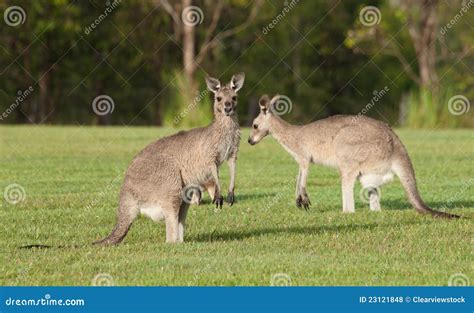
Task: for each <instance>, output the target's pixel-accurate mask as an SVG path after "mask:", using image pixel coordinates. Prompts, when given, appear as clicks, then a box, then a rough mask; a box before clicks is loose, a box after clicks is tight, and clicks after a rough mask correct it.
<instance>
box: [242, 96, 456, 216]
mask: <svg viewBox="0 0 474 313" xmlns="http://www.w3.org/2000/svg"><path fill="white" fill-rule="evenodd" d="M278 101H279V96H278V95H277V96H275V97H273V98H272V99H271V100H270V98H269V97H268V96H267V95H264V96H262V97H261V98H260V100H259V105H260V114H259V115H258V116H257V118H255V120H254V121H253V125H252V130H251V133H250V137H249V139H248V142H249V143H250V144H251V145H254V144H256V143H258V142H259V141H260V140H262V138H264V137H265V136H267V135H268V134H271V135H272V136H273V137H274V138H275V139H276V140H277V141H278V142H279V143H280V144H281V145H282V146H283V147H284V148H285V149H286V150H287V151H288V152H289V153H290V154H291V155H292V156H293V157H294V158H295V160H296V162H298V164H299V167H300V169H299V174H298V178H297V182H296V205H297V206H298V207H301V206H303V207H305V208H306V209H308V208H309V205H310V204H311V202H310V200H309V197H308V194H307V193H306V178H307V176H308V168H309V164H310V163H318V164H323V165H328V166H332V167H335V168H337V169H338V170H339V173H340V175H341V184H342V210H343V212H347V213H352V212H354V211H355V207H354V195H353V190H354V184H355V182H356V180H357V179H359V181H360V182H361V184H362V186H363V187H364V188H367V189H369V197H370V199H369V205H370V209H371V210H373V211H380V201H379V193H378V187H379V186H381V185H382V184H384V183H386V182H388V181H390V180H391V179H392V178H393V173H395V174H396V175H397V176H398V177H399V178H400V182H401V184H402V185H403V187H404V189H405V191H406V194H407V196H408V200H409V201H410V203H411V204H412V205H413V207H414V208H415V209H416V210H417V211H418V212H419V213H429V214H431V215H433V216H435V217H445V218H453V217H459V216H457V215H454V214H449V213H445V212H439V211H435V210H433V209H431V208H429V207H428V206H427V205H426V204H425V203H424V202H423V200H422V199H421V197H420V194H419V193H418V189H417V186H416V180H415V172H414V170H413V166H412V163H411V161H410V158H409V156H408V153H407V151H406V149H405V147H404V146H403V144H402V142H401V141H400V139H399V138H398V136H397V135H396V134H395V133H394V132H393V130H392V129H391V128H390V127H389V126H388V125H387V124H385V123H382V122H380V121H377V120H374V119H372V118H369V117H365V116H348V115H337V116H332V117H329V118H325V119H322V120H319V121H315V122H313V123H310V124H307V125H302V126H296V125H291V124H289V123H287V122H285V121H284V120H283V119H281V118H280V116H279V115H278V114H276V111H275V110H274V108H275V105H278ZM277 107H278V106H277Z"/></svg>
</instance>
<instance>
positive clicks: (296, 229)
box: [188, 220, 422, 242]
mask: <svg viewBox="0 0 474 313" xmlns="http://www.w3.org/2000/svg"><path fill="white" fill-rule="evenodd" d="M421 222H422V221H421V220H420V221H412V222H408V223H403V225H416V224H421ZM379 227H400V223H390V224H380V223H370V224H356V225H348V224H344V225H322V226H292V227H287V228H283V227H268V228H259V229H253V230H241V231H237V230H231V231H225V232H218V231H213V232H211V233H206V234H198V235H196V236H192V237H190V238H189V239H188V240H189V241H194V242H213V241H236V240H243V239H246V238H251V237H260V236H265V235H284V234H298V235H300V234H306V235H315V234H321V233H336V232H344V233H347V232H353V231H357V230H371V229H375V228H379Z"/></svg>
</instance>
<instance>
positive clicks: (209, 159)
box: [96, 73, 245, 245]
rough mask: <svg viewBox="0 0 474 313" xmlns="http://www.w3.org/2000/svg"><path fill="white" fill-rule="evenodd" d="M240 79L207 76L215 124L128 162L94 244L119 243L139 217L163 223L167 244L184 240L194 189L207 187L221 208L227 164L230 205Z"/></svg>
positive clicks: (166, 141)
mask: <svg viewBox="0 0 474 313" xmlns="http://www.w3.org/2000/svg"><path fill="white" fill-rule="evenodd" d="M244 78H245V75H244V74H243V73H239V74H236V75H234V76H233V77H232V79H231V81H230V83H229V84H227V85H221V83H220V82H219V80H217V79H215V78H211V77H207V78H206V84H207V88H208V89H209V90H210V91H211V92H213V93H214V121H213V122H212V123H211V124H210V125H208V126H207V127H201V128H195V129H192V130H189V131H181V132H179V133H177V134H175V135H172V136H169V137H165V138H162V139H159V140H157V141H155V142H154V143H152V144H150V145H149V146H147V147H146V148H145V149H143V150H142V151H141V152H140V153H139V154H138V155H137V156H136V157H135V158H134V159H133V161H132V162H131V164H130V165H129V167H128V169H127V172H126V174H125V178H124V181H123V184H122V189H121V191H120V202H119V207H118V213H117V223H116V225H115V228H114V229H113V230H112V233H111V234H110V235H109V236H107V237H106V238H104V239H102V240H100V241H98V242H96V243H97V244H104V245H112V244H117V243H120V242H121V241H122V240H123V238H124V237H125V235H126V234H127V232H128V230H129V229H130V226H131V225H132V223H133V221H134V220H135V218H136V217H137V216H138V214H139V213H142V214H144V215H146V216H148V217H150V218H151V219H152V220H154V221H158V220H162V219H164V220H165V222H166V242H172V243H174V242H183V239H184V229H185V220H186V214H187V211H188V208H189V202H190V198H191V195H192V193H193V192H195V190H196V186H201V185H205V184H209V181H210V180H212V183H213V184H212V186H213V189H214V192H213V193H214V197H213V202H215V203H216V205H217V206H220V207H222V203H223V197H222V195H221V189H220V184H219V166H220V165H221V164H222V163H223V162H224V161H225V160H229V164H230V169H231V170H230V172H231V182H230V186H229V196H228V200H229V201H230V202H231V203H232V202H233V201H234V195H233V193H234V184H235V160H236V158H237V151H238V146H239V141H240V129H239V124H238V121H237V113H236V106H237V92H238V91H239V90H240V89H241V88H242V86H243V83H244Z"/></svg>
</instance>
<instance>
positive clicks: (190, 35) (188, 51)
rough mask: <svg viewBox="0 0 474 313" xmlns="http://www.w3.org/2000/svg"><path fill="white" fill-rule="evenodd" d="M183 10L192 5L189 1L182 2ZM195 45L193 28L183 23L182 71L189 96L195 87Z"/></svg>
mask: <svg viewBox="0 0 474 313" xmlns="http://www.w3.org/2000/svg"><path fill="white" fill-rule="evenodd" d="M182 3H183V9H185V8H187V7H189V6H190V5H192V1H191V0H183V2H182ZM195 45H196V30H195V26H194V25H192V24H190V23H183V69H184V76H185V79H186V83H187V84H188V92H189V95H191V97H192V95H194V88H195V87H196V85H195V81H194V74H195V72H196V65H195Z"/></svg>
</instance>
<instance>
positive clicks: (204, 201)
mask: <svg viewBox="0 0 474 313" xmlns="http://www.w3.org/2000/svg"><path fill="white" fill-rule="evenodd" d="M205 194H207V192H206V193H205ZM222 196H223V197H224V201H225V199H226V198H227V192H223V193H222ZM275 196H276V193H274V192H269V193H252V194H238V193H237V194H236V195H235V203H239V202H242V201H248V200H257V199H265V198H272V197H275ZM204 204H211V198H209V196H208V195H206V196H204V198H203V199H202V200H201V205H204Z"/></svg>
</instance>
